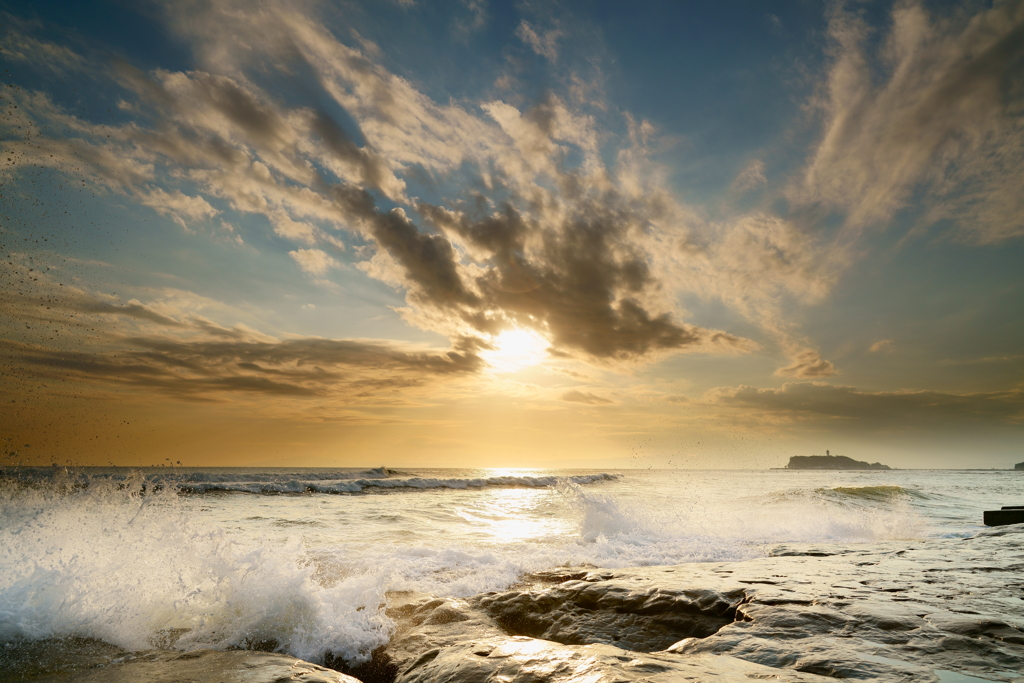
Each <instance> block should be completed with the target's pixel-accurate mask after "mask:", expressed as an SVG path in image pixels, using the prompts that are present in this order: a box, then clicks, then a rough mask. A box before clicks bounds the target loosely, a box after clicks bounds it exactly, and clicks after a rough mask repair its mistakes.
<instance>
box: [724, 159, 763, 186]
mask: <svg viewBox="0 0 1024 683" xmlns="http://www.w3.org/2000/svg"><path fill="white" fill-rule="evenodd" d="M767 182H768V179H767V178H766V177H765V175H764V162H763V161H761V160H760V159H751V161H750V163H748V164H747V165H746V166H744V167H743V170H742V171H740V172H739V175H737V176H736V179H735V180H733V181H732V186H733V187H735V188H736V189H737V190H740V191H742V190H750V189H753V188H755V187H757V186H759V185H764V184H765V183H767Z"/></svg>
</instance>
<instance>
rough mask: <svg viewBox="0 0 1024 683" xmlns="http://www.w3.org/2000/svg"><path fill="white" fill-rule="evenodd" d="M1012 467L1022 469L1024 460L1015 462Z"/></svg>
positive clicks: (1023, 468)
mask: <svg viewBox="0 0 1024 683" xmlns="http://www.w3.org/2000/svg"><path fill="white" fill-rule="evenodd" d="M1013 469H1015V470H1024V462H1019V463H1017V464H1016V465H1014V466H1013Z"/></svg>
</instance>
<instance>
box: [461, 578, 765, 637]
mask: <svg viewBox="0 0 1024 683" xmlns="http://www.w3.org/2000/svg"><path fill="white" fill-rule="evenodd" d="M745 598H746V594H745V593H744V591H743V590H742V589H736V590H732V591H727V592H725V593H722V592H718V591H714V590H704V589H689V590H686V589H683V590H679V589H673V588H669V587H656V586H642V587H633V586H630V585H628V584H623V583H622V582H615V581H613V580H611V579H608V580H601V579H598V580H593V579H592V580H589V581H588V580H576V581H566V582H563V583H561V584H560V585H558V586H555V587H552V588H548V589H545V590H528V591H520V590H513V591H505V592H502V593H492V594H487V595H482V596H478V597H477V598H475V599H474V600H472V601H471V604H472V605H473V606H474V607H476V608H478V609H479V610H480V611H482V612H484V613H485V614H487V615H488V616H490V617H491V618H492V619H493V620H494V621H495V623H497V624H498V625H499V626H500V627H501V628H502V629H503V630H504V631H505V632H506V633H508V634H510V635H518V636H530V637H533V638H541V639H543V640H550V641H553V642H556V643H562V644H565V645H587V644H591V643H604V644H606V645H614V646H616V647H621V648H625V649H627V650H633V651H636V652H653V651H656V650H663V649H665V648H666V647H668V646H669V645H671V644H672V643H674V642H677V641H679V640H680V639H682V638H689V637H698V638H703V637H706V636H709V635H711V634H713V633H715V632H716V631H718V629H720V628H722V627H723V626H725V625H726V624H729V623H731V622H732V621H733V619H734V618H735V615H736V607H737V606H738V605H739V604H740V603H741V602H742V601H743V600H744V599H745Z"/></svg>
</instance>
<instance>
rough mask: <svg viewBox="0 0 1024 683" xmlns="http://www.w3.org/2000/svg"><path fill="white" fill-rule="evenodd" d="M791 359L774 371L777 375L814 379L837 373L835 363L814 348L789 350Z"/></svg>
mask: <svg viewBox="0 0 1024 683" xmlns="http://www.w3.org/2000/svg"><path fill="white" fill-rule="evenodd" d="M789 356H790V358H791V359H792V360H793V362H792V363H790V364H789V365H787V366H786V367H783V368H779V369H778V370H776V371H775V375H776V376H777V377H796V378H798V379H815V378H818V377H832V376H833V375H835V374H837V371H836V367H835V365H833V364H832V362H831V361H827V360H825V359H824V358H822V357H821V355H820V354H819V353H818V352H817V351H815V350H814V349H808V348H798V349H793V350H790V351H789Z"/></svg>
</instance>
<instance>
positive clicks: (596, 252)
mask: <svg viewBox="0 0 1024 683" xmlns="http://www.w3.org/2000/svg"><path fill="white" fill-rule="evenodd" d="M0 34H2V35H0V69H2V74H0V75H2V81H0V85H2V92H0V98H2V99H0V108H2V116H0V131H2V133H0V148H2V149H0V256H2V257H3V260H2V263H0V358H2V362H0V438H2V439H3V444H2V446H3V450H2V453H3V456H2V457H3V459H4V460H3V463H2V464H50V463H58V464H75V465H110V464H113V465H130V466H142V465H168V464H172V463H178V462H180V463H181V464H182V465H185V466H327V467H337V466H353V467H358V466H378V465H387V466H392V467H402V466H405V467H411V466H420V467H586V468H612V467H643V468H766V467H781V466H784V465H785V464H786V462H787V461H788V458H789V457H790V456H792V455H810V454H821V453H824V452H825V451H826V449H829V450H830V452H831V453H833V454H836V453H838V454H843V455H847V456H849V457H853V458H855V459H858V460H866V461H869V462H875V461H880V462H883V463H885V464H888V465H890V466H892V467H901V468H930V467H942V468H945V467H971V468H1006V467H1012V466H1013V464H1014V463H1016V462H1020V461H1024V267H1022V265H1024V191H1022V188H1024V0H1017V1H1008V0H1004V1H998V2H971V1H967V2H955V3H939V2H927V3H926V2H915V1H913V0H899V1H897V2H895V3H891V2H875V1H873V0H872V1H865V2H855V1H853V0H851V1H849V2H838V1H837V2H812V1H811V0H792V1H788V2H787V1H781V2H760V1H758V2H753V1H751V2H742V1H739V0H737V2H731V3H720V2H689V3H678V2H665V1H661V2H654V1H640V0H638V1H636V2H630V3H622V2H612V1H611V0H606V1H600V0H594V1H591V2H571V1H564V2H563V1H559V0H555V1H550V2H534V1H531V0H523V1H520V2H498V1H497V0H432V1H429V2H428V1H427V0H366V1H360V0H344V1H328V0H323V1H318V0H288V1H278V0H205V1H201V2H200V1H193V0H174V1H171V0H146V1H145V2H126V1H121V0H110V1H103V0H91V1H85V0H77V1H75V2H62V1H58V0H32V1H31V2H11V1H9V0H0Z"/></svg>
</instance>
